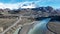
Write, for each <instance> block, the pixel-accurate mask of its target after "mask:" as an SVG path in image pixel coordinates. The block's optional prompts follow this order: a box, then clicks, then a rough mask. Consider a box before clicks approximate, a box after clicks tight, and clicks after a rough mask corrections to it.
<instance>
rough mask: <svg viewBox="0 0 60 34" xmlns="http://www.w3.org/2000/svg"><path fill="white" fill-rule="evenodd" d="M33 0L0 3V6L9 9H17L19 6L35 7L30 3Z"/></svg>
mask: <svg viewBox="0 0 60 34" xmlns="http://www.w3.org/2000/svg"><path fill="white" fill-rule="evenodd" d="M33 2H34V1H32V2H28V1H26V2H19V3H14V4H12V3H0V8H2V9H5V8H9V9H18V8H19V7H21V8H32V7H36V6H35V5H34V4H32V3H33ZM24 4H26V5H27V6H23V5H24Z"/></svg>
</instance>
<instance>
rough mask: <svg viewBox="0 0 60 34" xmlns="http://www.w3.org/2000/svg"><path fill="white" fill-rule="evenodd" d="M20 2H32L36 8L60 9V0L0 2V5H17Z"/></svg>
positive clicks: (11, 0) (4, 0) (6, 0)
mask: <svg viewBox="0 0 60 34" xmlns="http://www.w3.org/2000/svg"><path fill="white" fill-rule="evenodd" d="M21 2H34V3H35V4H36V5H38V6H52V7H54V8H60V0H0V4H1V3H3V4H17V3H21ZM17 5H18V4H17Z"/></svg>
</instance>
